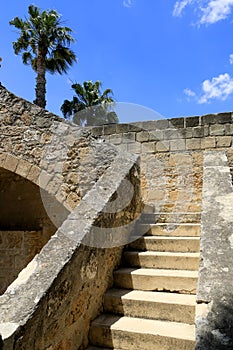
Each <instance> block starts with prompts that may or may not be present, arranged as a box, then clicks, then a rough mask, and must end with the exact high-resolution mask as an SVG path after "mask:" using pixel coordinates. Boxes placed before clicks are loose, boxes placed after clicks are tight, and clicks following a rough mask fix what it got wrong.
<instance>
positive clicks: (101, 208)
mask: <svg viewBox="0 0 233 350" xmlns="http://www.w3.org/2000/svg"><path fill="white" fill-rule="evenodd" d="M124 181H130V182H131V184H132V186H133V196H132V198H131V201H128V199H129V198H128V192H127V191H125V182H124ZM122 186H123V188H121V187H122ZM119 193H120V194H121V196H122V197H121V200H120V202H124V201H125V200H126V203H127V205H126V206H125V207H124V208H122V210H120V211H118V212H116V210H115V209H116V208H115V207H114V205H116V204H117V200H115V201H114V199H115V198H117V196H116V195H117V194H118V195H119ZM112 206H113V207H112ZM111 208H112V209H114V210H113V213H112V211H111ZM140 211H141V199H140V174H139V166H138V164H137V163H136V157H135V156H132V155H131V156H128V158H126V156H125V155H119V156H118V157H116V159H115V161H114V162H113V163H112V164H111V166H110V167H109V168H108V169H107V170H106V171H105V173H104V174H103V176H102V177H101V178H100V179H99V180H98V181H97V183H96V184H95V185H94V186H93V187H92V189H91V190H90V191H89V192H88V193H87V194H86V195H85V196H84V198H83V200H81V202H80V203H79V205H78V206H77V207H76V208H75V209H74V210H73V212H72V213H71V214H70V215H69V216H68V218H67V220H66V221H65V222H64V223H63V224H62V226H61V227H60V229H59V230H58V231H57V233H56V234H55V235H53V236H52V238H51V239H50V240H49V241H48V243H47V244H46V245H45V246H44V248H43V249H42V250H41V252H40V254H38V255H37V256H36V257H35V258H34V259H33V260H32V261H31V263H30V264H29V265H28V266H27V267H26V269H24V270H23V271H22V272H21V273H20V275H19V277H18V278H17V279H16V280H15V281H14V283H13V284H12V285H11V286H10V287H9V288H8V289H7V291H6V292H5V294H4V295H3V296H1V297H0V314H1V323H0V333H1V334H2V337H3V339H4V341H3V349H4V350H10V349H11V350H13V349H14V350H30V349H31V350H41V349H50V350H55V349H62V348H64V349H70V350H76V349H85V347H86V346H87V344H88V331H89V325H90V321H91V320H92V319H93V318H95V317H96V316H97V315H98V313H99V312H100V311H101V305H102V296H103V294H104V292H105V290H106V289H107V288H108V287H109V286H110V285H111V283H112V272H113V269H114V268H115V267H116V266H117V264H119V261H120V258H121V250H122V248H121V247H115V248H109V249H103V248H102V249H101V248H94V247H93V248H92V247H90V246H86V245H83V244H81V242H83V243H88V244H91V243H93V242H94V244H96V241H95V236H93V234H92V233H93V227H94V228H95V229H96V230H97V229H98V230H97V233H101V234H102V229H103V232H104V234H106V231H105V230H104V229H105V228H107V229H108V230H109V229H112V230H113V232H112V233H115V234H113V235H111V234H110V235H109V243H114V244H115V245H116V243H117V240H116V238H117V237H116V236H117V234H116V233H117V232H118V233H119V232H123V234H124V235H123V237H120V238H124V239H125V240H127V239H128V238H127V237H129V234H130V230H131V229H132V224H134V221H135V219H136V218H137V217H138V215H139V213H140ZM129 229H130V230H129ZM94 231H95V230H94ZM95 232H96V231H95ZM110 233H111V231H110ZM105 237H108V232H107V236H105ZM93 239H94V241H93ZM97 242H99V240H98V241H97ZM104 242H106V240H105V239H104ZM121 242H122V241H120V242H118V243H121ZM114 244H113V246H114ZM29 291H30V293H29Z"/></svg>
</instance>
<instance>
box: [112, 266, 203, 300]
mask: <svg viewBox="0 0 233 350" xmlns="http://www.w3.org/2000/svg"><path fill="white" fill-rule="evenodd" d="M197 277H198V272H197V271H187V270H164V269H145V268H140V269H135V268H121V269H119V270H117V271H115V272H114V284H115V287H119V288H125V289H136V290H145V291H149V290H150V291H152V290H156V291H170V292H178V293H187V294H195V293H196V286H197Z"/></svg>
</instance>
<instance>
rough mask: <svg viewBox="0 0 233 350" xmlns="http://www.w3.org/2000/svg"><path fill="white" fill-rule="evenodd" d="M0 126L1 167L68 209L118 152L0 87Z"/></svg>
mask: <svg viewBox="0 0 233 350" xmlns="http://www.w3.org/2000/svg"><path fill="white" fill-rule="evenodd" d="M105 129H106V128H105ZM110 129H111V130H112V131H114V130H116V127H115V128H114V127H113V128H110ZM110 129H108V130H107V129H106V130H107V131H108V132H110ZM0 130H1V133H0V155H1V158H0V166H1V167H3V168H4V169H7V170H9V171H12V172H16V173H17V174H19V175H21V176H23V177H24V178H27V179H28V180H30V181H32V182H34V183H35V184H37V185H39V186H40V188H42V189H44V190H46V191H47V192H48V193H50V194H51V195H53V196H54V195H55V196H56V199H57V200H58V201H59V202H61V203H62V204H63V205H64V206H65V207H66V208H67V209H68V210H69V211H71V210H72V209H73V208H74V207H75V206H76V205H77V204H78V203H79V201H80V200H81V198H82V197H83V196H84V195H85V193H86V192H87V190H88V189H90V188H91V187H92V186H93V184H94V183H95V182H96V181H97V180H98V178H99V177H100V176H101V174H103V172H104V171H105V169H106V168H107V167H108V166H109V164H110V163H111V161H112V160H113V159H114V157H115V156H116V154H117V150H116V148H115V147H112V146H111V145H105V144H104V142H100V140H98V139H97V137H93V135H91V133H90V132H89V131H83V130H82V129H81V128H80V127H77V126H75V125H73V124H70V123H68V122H66V121H65V120H64V119H61V118H59V117H57V116H55V115H53V114H52V113H49V112H48V111H45V110H43V109H41V108H39V107H38V106H35V105H33V104H31V103H29V102H27V101H25V100H23V99H20V98H19V97H17V96H15V95H13V94H11V93H10V92H9V91H7V90H6V89H5V88H4V87H2V86H0ZM106 130H105V131H106ZM107 131H106V132H107ZM87 173H88V176H86V174H87ZM74 174H75V175H74Z"/></svg>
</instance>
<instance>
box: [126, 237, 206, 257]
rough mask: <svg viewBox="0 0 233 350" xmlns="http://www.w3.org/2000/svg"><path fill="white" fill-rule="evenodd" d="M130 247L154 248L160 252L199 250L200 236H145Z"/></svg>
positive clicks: (140, 248) (153, 249)
mask: <svg viewBox="0 0 233 350" xmlns="http://www.w3.org/2000/svg"><path fill="white" fill-rule="evenodd" d="M135 238H136V237H135ZM129 248H130V249H135V250H152V251H160V252H184V253H185V252H199V251H200V238H199V237H168V236H144V237H140V238H139V239H136V240H135V241H133V242H132V243H130V244H129Z"/></svg>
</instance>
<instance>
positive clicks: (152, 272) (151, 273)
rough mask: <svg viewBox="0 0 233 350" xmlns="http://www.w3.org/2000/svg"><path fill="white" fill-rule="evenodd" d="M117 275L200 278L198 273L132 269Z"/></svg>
mask: <svg viewBox="0 0 233 350" xmlns="http://www.w3.org/2000/svg"><path fill="white" fill-rule="evenodd" d="M114 273H115V274H130V275H139V276H165V277H192V278H197V277H198V271H191V270H173V269H166V270H165V269H153V268H138V269H136V268H130V267H123V268H120V269H118V270H116V271H115V272H114Z"/></svg>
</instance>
